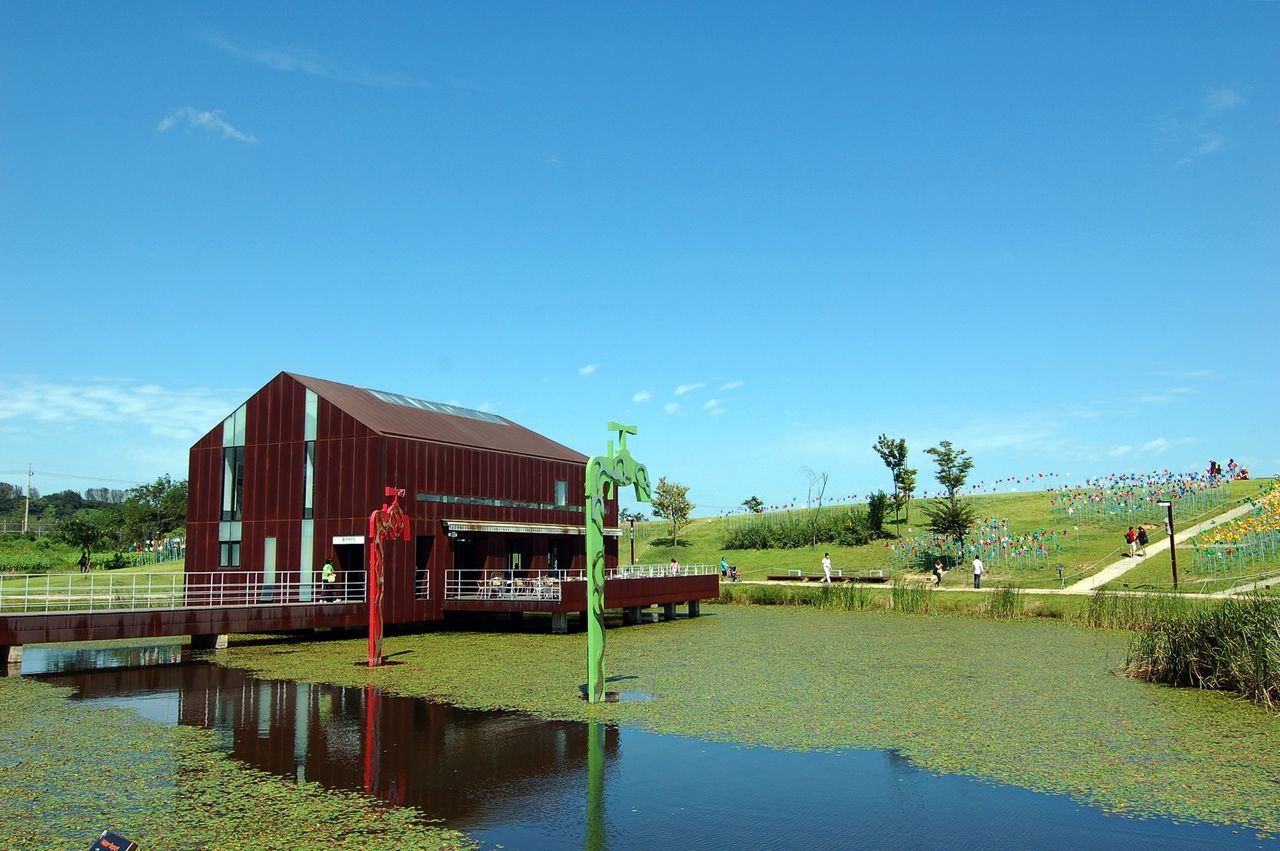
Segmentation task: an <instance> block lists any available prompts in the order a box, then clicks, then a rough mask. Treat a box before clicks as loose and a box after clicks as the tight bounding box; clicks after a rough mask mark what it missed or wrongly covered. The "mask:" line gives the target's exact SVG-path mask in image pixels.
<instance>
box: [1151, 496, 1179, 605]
mask: <svg viewBox="0 0 1280 851" xmlns="http://www.w3.org/2000/svg"><path fill="white" fill-rule="evenodd" d="M1156 505H1162V506H1164V509H1165V511H1166V512H1167V514H1166V515H1165V519H1164V530H1165V531H1166V532H1168V533H1169V563H1170V564H1171V565H1173V590H1174V591H1177V590H1178V551H1177V550H1175V549H1174V547H1173V500H1171V499H1157V500H1156Z"/></svg>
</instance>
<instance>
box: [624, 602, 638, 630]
mask: <svg viewBox="0 0 1280 851" xmlns="http://www.w3.org/2000/svg"><path fill="white" fill-rule="evenodd" d="M638 623H640V607H639V606H627V607H625V608H624V609H623V610H622V625H623V626H635V625H636V624H638Z"/></svg>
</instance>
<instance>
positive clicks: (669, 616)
mask: <svg viewBox="0 0 1280 851" xmlns="http://www.w3.org/2000/svg"><path fill="white" fill-rule="evenodd" d="M662 619H663V620H664V621H673V620H675V619H676V604H675V603H663V604H662Z"/></svg>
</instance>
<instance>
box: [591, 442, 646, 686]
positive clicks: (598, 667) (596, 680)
mask: <svg viewBox="0 0 1280 851" xmlns="http://www.w3.org/2000/svg"><path fill="white" fill-rule="evenodd" d="M609 431H616V432H617V433H618V451H617V452H616V453H615V452H614V451H613V441H612V440H610V441H609V448H608V451H607V452H606V454H604V455H597V456H596V457H594V458H592V459H591V460H590V461H588V462H587V699H588V700H590V701H591V702H592V703H599V702H600V701H602V700H604V507H605V500H606V499H611V498H613V497H614V496H616V495H617V489H619V488H624V487H626V486H627V485H635V488H636V501H637V502H649V501H650V499H651V490H650V486H649V470H648V468H647V467H645V465H643V464H641V463H639V462H637V461H636V459H634V458H632V457H631V451H630V450H629V449H627V435H629V434H635V433H636V427H635V426H626V425H621V424H619V423H609Z"/></svg>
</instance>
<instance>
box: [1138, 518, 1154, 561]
mask: <svg viewBox="0 0 1280 851" xmlns="http://www.w3.org/2000/svg"><path fill="white" fill-rule="evenodd" d="M1150 540H1151V539H1150V538H1148V537H1147V527H1146V526H1139V527H1138V555H1140V556H1142V557H1143V558H1146V557H1147V543H1148V542H1149V541H1150Z"/></svg>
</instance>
